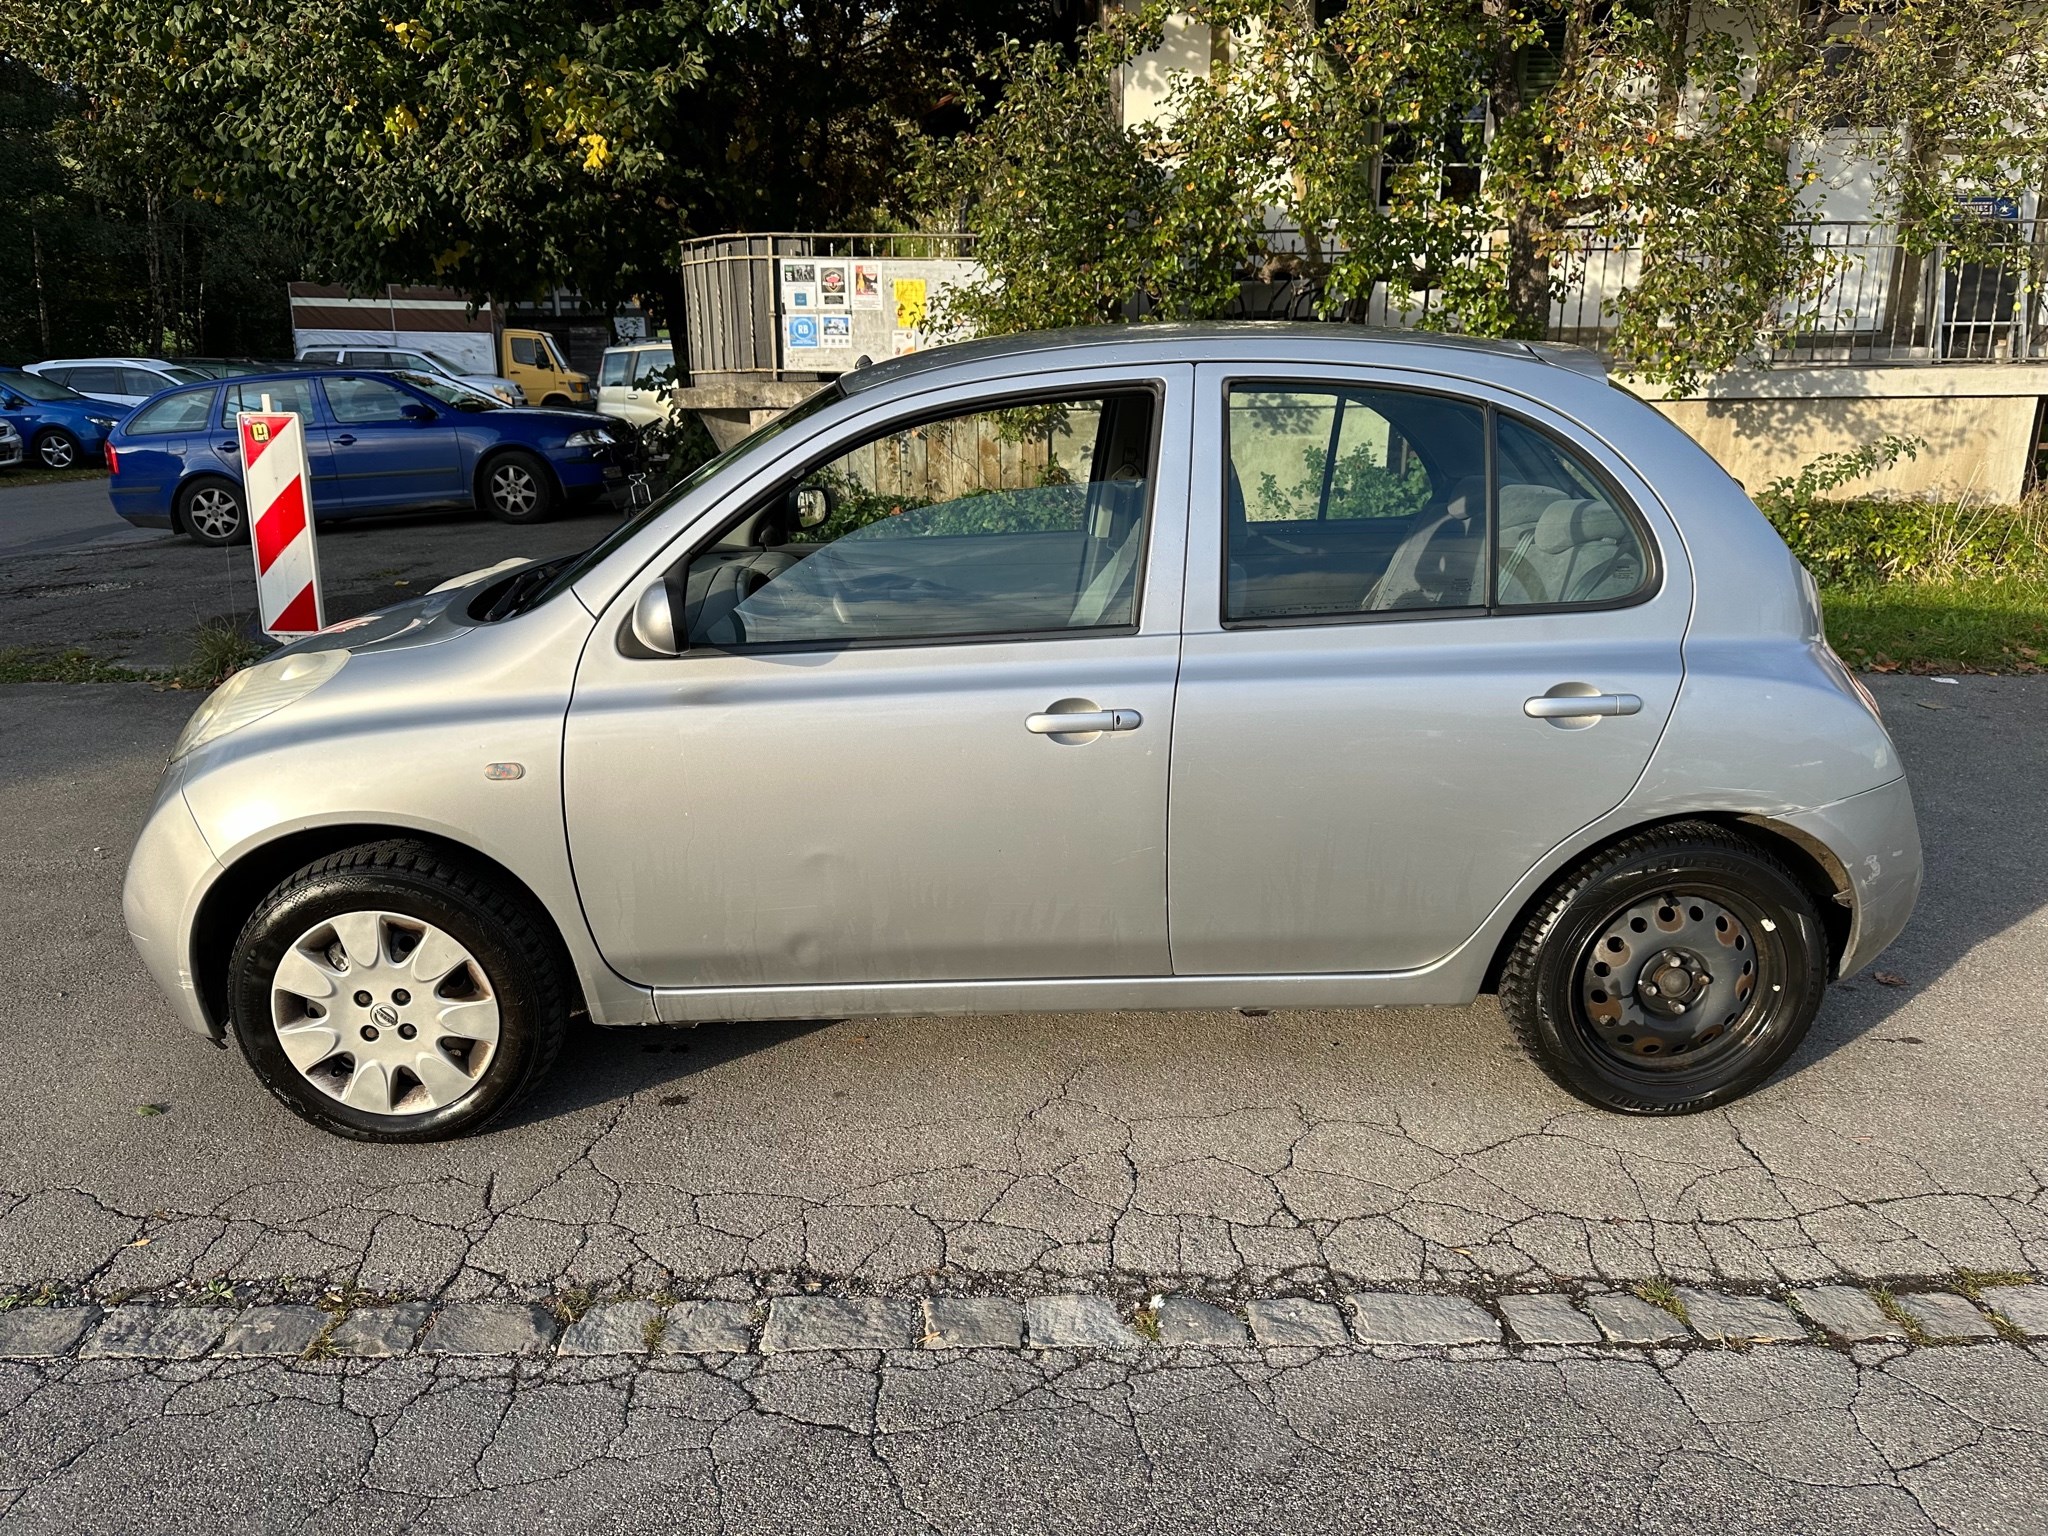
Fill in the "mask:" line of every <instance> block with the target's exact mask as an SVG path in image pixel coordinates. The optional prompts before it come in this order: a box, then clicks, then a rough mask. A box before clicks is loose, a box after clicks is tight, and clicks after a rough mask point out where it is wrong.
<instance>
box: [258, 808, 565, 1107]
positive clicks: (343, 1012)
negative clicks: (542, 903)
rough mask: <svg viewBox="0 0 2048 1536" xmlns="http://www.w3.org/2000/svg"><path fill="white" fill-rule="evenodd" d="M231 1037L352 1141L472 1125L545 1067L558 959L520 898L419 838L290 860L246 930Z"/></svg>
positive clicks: (290, 1097) (283, 1095) (558, 1033)
mask: <svg viewBox="0 0 2048 1536" xmlns="http://www.w3.org/2000/svg"><path fill="white" fill-rule="evenodd" d="M232 965H233V971H232V975H231V981H230V997H231V1003H232V1009H231V1011H232V1015H233V1024H234V1031H235V1037H236V1040H237V1041H238V1042H239V1044H240V1045H241V1048H242V1054H243V1056H244V1057H245V1058H246V1059H247V1060H248V1062H249V1065H250V1066H251V1067H252V1068H253V1069H254V1070H255V1073H256V1075H257V1077H258V1078H259V1079H261V1081H262V1082H263V1085H264V1086H265V1087H266V1088H268V1089H269V1090H270V1091H271V1093H272V1094H273V1095H275V1096H276V1097H277V1098H278V1099H279V1100H280V1101H282V1102H283V1103H284V1104H285V1106H286V1107H287V1108H289V1109H290V1110H291V1111H292V1112H293V1113H294V1114H297V1115H299V1116H300V1117H301V1118H303V1119H305V1120H308V1121H310V1122H312V1123H313V1124H314V1125H317V1126H319V1127H320V1128H321V1129H323V1130H327V1131H332V1132H333V1133H334V1134H336V1135H338V1136H347V1137H352V1138H354V1139H356V1140H358V1141H383V1142H415V1141H440V1140H444V1139H446V1138H449V1137H454V1136H462V1135H467V1134H468V1133H470V1132H472V1131H477V1130H480V1129H482V1128H483V1127H484V1126H486V1125H488V1124H489V1123H490V1122H491V1121H493V1120H495V1119H496V1118H497V1117H498V1116H499V1115H502V1114H503V1113H504V1112H505V1111H506V1110H507V1109H509V1108H511V1106H512V1105H513V1104H514V1103H516V1102H517V1101H518V1100H519V1098H520V1097H521V1096H522V1095H523V1094H524V1093H525V1092H526V1091H527V1089H528V1088H530V1087H531V1086H532V1085H533V1084H534V1083H535V1082H537V1081H538V1080H539V1079H540V1078H541V1077H543V1076H544V1075H545V1074H546V1073H547V1071H548V1069H549V1068H550V1067H551V1066H553V1064H554V1061H555V1057H556V1056H557V1055H558V1054H559V1052H560V1050H561V1045H562V1039H563V1036H564V1034H565V1033H566V1031H567V1028H568V1019H569V986H568V981H567V974H568V973H567V966H566V962H565V960H564V959H563V957H562V955H561V953H560V946H559V945H558V943H557V942H556V940H555V937H554V934H553V933H552V931H551V930H550V928H549V926H548V924H547V921H546V919H545V917H544V916H543V915H542V914H541V913H540V911H539V910H538V909H537V908H535V907H534V906H533V904H532V902H531V900H530V899H529V898H527V897H526V896H525V895H524V894H523V893H520V892H516V891H514V890H511V889H509V888H507V887H506V886H505V885H504V884H503V883H502V882H501V881H499V880H496V879H494V878H492V877H490V876H488V875H486V874H485V873H483V872H482V871H480V870H477V869H475V868H473V867H471V866H470V865H468V864H467V863H465V862H462V861H461V860H459V859H457V858H455V857H453V856H451V855H448V854H446V853H444V852H442V851H441V850H439V849H437V848H434V847H431V846H429V845H427V844H424V843H417V842H412V841H406V840H394V841H389V842H381V843H366V844H363V845H361V846H358V847H355V848H349V849H346V850H344V851H342V852H340V853H337V854H334V855H331V856H330V857H328V858H325V859H321V860H319V861H317V862H316V863H313V864H309V865H307V866H306V867H305V868H303V869H301V870H299V871H298V872H297V873H296V874H294V875H292V876H291V877H290V878H289V879H287V880H286V881H284V882H283V883H282V884H281V885H279V886H278V887H277V888H276V889H275V890H273V891H272V892H271V893H270V895H269V896H268V897H267V898H266V899H265V900H264V902H263V904H262V906H260V907H259V908H258V909H257V911H256V913H255V915H254V916H252V917H251V918H250V919H249V921H248V923H247V924H246V925H245V926H244V928H243V930H242V934H241V937H240V939H239V940H238V941H237V942H236V945H235V952H234V957H233V961H232Z"/></svg>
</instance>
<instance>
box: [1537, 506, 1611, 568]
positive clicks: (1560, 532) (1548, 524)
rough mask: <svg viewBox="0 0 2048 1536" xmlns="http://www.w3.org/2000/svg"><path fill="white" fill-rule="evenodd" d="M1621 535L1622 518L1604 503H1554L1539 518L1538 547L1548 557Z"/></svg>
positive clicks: (1609, 540)
mask: <svg viewBox="0 0 2048 1536" xmlns="http://www.w3.org/2000/svg"><path fill="white" fill-rule="evenodd" d="M1621 536H1622V527H1621V518H1620V516H1619V515H1618V514H1617V513H1616V512H1615V510H1614V508H1612V507H1610V506H1609V505H1607V503H1606V502H1604V501H1572V500H1569V499H1567V500H1562V501H1553V502H1552V503H1551V504H1550V505H1549V506H1547V507H1545V508H1544V509H1543V515H1542V516H1540V517H1538V518H1537V519H1536V547H1537V548H1538V549H1540V550H1542V551H1543V552H1544V553H1545V554H1548V555H1554V554H1557V553H1559V552H1560V551H1562V550H1567V549H1570V548H1572V547H1573V546H1574V545H1578V544H1593V543H1598V542H1600V541H1602V540H1605V541H1607V542H1610V543H1612V542H1614V541H1616V540H1619V539H1620V538H1621Z"/></svg>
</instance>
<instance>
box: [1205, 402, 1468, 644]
mask: <svg viewBox="0 0 2048 1536" xmlns="http://www.w3.org/2000/svg"><path fill="white" fill-rule="evenodd" d="M1226 432H1227V440H1228V451H1227V459H1226V475H1227V483H1226V486H1225V506H1226V517H1227V537H1226V540H1225V545H1226V550H1227V560H1228V570H1227V573H1226V578H1225V584H1224V593H1225V597H1224V616H1225V618H1227V619H1233V620H1255V621H1256V620H1287V619H1303V618H1313V617H1325V616H1328V617H1336V616H1344V615H1355V614H1373V613H1390V612H1400V611H1407V610H1426V609H1470V608H1477V607H1483V606H1484V605H1485V602H1486V559H1485V552H1486V413H1485V412H1484V411H1483V410H1482V409H1481V408H1480V407H1478V406H1476V405H1473V404H1471V403H1469V402H1465V401H1458V400H1451V399H1448V398H1446V397H1444V396H1441V395H1427V394H1421V393H1417V392H1413V391H1406V390H1386V389H1365V388H1360V389H1353V388H1348V387H1342V386H1334V385H1333V386H1301V385H1292V384H1244V385H1237V386H1234V387H1233V388H1232V389H1231V391H1230V396H1229V410H1228V413H1227V426H1226Z"/></svg>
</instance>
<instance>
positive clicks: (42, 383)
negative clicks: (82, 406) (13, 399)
mask: <svg viewBox="0 0 2048 1536" xmlns="http://www.w3.org/2000/svg"><path fill="white" fill-rule="evenodd" d="M0 386H4V387H6V388H8V389H11V390H13V391H14V392H15V393H16V394H17V395H26V396H27V397H28V398H29V399H31V400H78V401H81V402H82V401H83V400H84V399H85V396H83V395H81V394H80V393H79V392H78V391H77V390H75V389H66V388H65V387H64V386H63V385H62V384H59V383H58V382H57V381H56V380H55V379H45V378H39V377H37V376H36V375H35V374H33V373H16V372H14V371H12V370H11V369H10V370H8V371H7V372H5V373H0Z"/></svg>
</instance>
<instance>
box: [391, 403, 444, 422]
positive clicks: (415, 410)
mask: <svg viewBox="0 0 2048 1536" xmlns="http://www.w3.org/2000/svg"><path fill="white" fill-rule="evenodd" d="M399 414H400V415H401V416H403V417H404V418H405V419H406V420H407V421H421V422H425V421H433V420H435V419H436V415H437V413H436V412H435V410H434V408H433V407H432V406H430V405H419V404H413V405H408V406H406V407H404V408H403V409H401V410H400V411H399Z"/></svg>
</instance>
